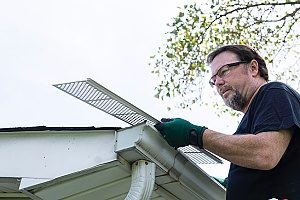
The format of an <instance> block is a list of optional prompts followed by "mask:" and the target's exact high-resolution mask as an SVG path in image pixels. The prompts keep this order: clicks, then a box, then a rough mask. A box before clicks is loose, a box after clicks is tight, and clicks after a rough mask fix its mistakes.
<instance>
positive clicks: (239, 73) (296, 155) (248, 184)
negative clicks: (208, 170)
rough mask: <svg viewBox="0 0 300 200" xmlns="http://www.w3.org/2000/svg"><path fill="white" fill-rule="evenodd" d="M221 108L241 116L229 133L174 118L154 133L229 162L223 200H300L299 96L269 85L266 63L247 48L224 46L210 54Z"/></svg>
mask: <svg viewBox="0 0 300 200" xmlns="http://www.w3.org/2000/svg"><path fill="white" fill-rule="evenodd" d="M207 61H208V64H209V65H210V67H211V71H212V77H211V79H210V81H209V83H210V85H211V86H213V87H215V88H216V89H217V92H218V93H219V95H220V96H221V97H222V99H223V101H224V102H225V104H226V105H227V106H229V107H231V108H233V109H235V110H237V111H241V112H243V113H244V116H243V119H242V120H241V122H240V124H239V126H238V128H237V130H236V132H235V133H234V134H233V135H228V134H223V133H219V132H216V131H213V130H210V129H208V128H206V127H204V126H197V125H194V124H191V123H190V122H188V121H186V120H183V119H180V118H175V119H162V122H161V123H159V124H156V125H155V127H156V128H157V130H158V131H159V132H160V133H161V134H162V135H163V136H164V138H165V139H166V140H167V142H168V143H169V144H170V145H171V146H173V147H175V148H178V147H182V146H186V145H196V146H198V147H200V148H205V149H207V150H209V151H211V152H213V153H215V154H216V155H219V156H220V157H222V158H224V159H226V160H228V161H230V162H231V166H230V170H229V174H228V183H227V191H226V199H228V200H235V199H236V200H241V199H251V200H254V199H255V200H258V199H264V200H265V199H271V198H277V199H289V200H290V199H300V95H299V93H297V92H296V91H295V90H293V89H292V88H291V87H289V86H287V85H286V84H283V83H280V82H269V83H268V70H267V68H266V64H265V61H264V60H263V59H262V58H261V56H260V55H259V54H258V53H257V52H256V51H255V50H253V49H252V48H250V47H248V46H245V45H228V46H223V47H220V48H218V49H217V50H215V51H214V52H212V53H211V54H209V55H208V59H207Z"/></svg>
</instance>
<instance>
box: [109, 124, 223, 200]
mask: <svg viewBox="0 0 300 200" xmlns="http://www.w3.org/2000/svg"><path fill="white" fill-rule="evenodd" d="M115 151H116V152H117V153H118V154H120V155H121V156H122V157H123V158H124V159H125V160H127V161H128V162H129V163H133V162H134V161H136V160H139V159H143V160H149V161H151V162H153V163H155V164H156V165H157V166H158V167H159V168H160V170H157V171H163V172H164V173H166V174H167V175H168V176H169V177H171V179H170V183H171V182H173V181H178V182H180V184H181V185H183V186H185V187H186V188H187V190H190V192H192V193H194V194H195V195H198V196H199V197H203V196H205V197H206V198H207V199H225V190H224V188H223V187H222V186H220V185H219V184H218V183H216V182H215V181H214V180H213V179H212V178H210V177H209V176H208V175H207V174H206V173H205V172H204V171H203V170H202V169H201V168H200V167H199V166H197V165H196V164H195V163H192V162H191V161H190V160H189V159H188V158H186V156H185V155H183V153H181V152H180V151H177V150H175V149H174V148H172V147H170V146H169V145H168V143H167V142H166V141H165V140H164V139H163V137H162V136H161V135H160V134H159V133H158V132H157V131H156V129H155V128H154V127H153V126H152V125H150V124H149V123H147V122H146V123H142V124H139V125H136V126H132V127H129V128H126V129H122V130H119V131H117V132H116V144H115ZM172 179H173V180H172ZM156 184H157V182H156ZM164 184H168V183H167V182H165V183H164Z"/></svg>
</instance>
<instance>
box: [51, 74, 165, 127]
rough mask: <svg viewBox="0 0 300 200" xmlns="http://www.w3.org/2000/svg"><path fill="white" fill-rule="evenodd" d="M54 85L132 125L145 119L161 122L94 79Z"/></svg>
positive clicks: (154, 122) (151, 121)
mask: <svg viewBox="0 0 300 200" xmlns="http://www.w3.org/2000/svg"><path fill="white" fill-rule="evenodd" d="M54 86H55V87H57V88H58V89H60V90H62V91H64V92H66V93H68V94H70V95H72V96H74V97H76V98H78V99H80V100H81V101H84V102H85V103H88V104H90V105H91V106H94V107H96V108H98V109H99V110H102V111H103V112H105V113H108V114H110V115H112V116H114V117H116V118H118V119H120V120H122V121H124V122H126V123H128V124H130V125H136V124H139V123H142V122H144V121H149V122H150V123H151V124H153V125H154V124H156V123H158V122H159V121H158V120H157V119H155V118H153V117H152V116H150V115H148V114H147V113H145V112H143V111H142V110H140V109H139V108H137V107H135V106H134V105H132V104H130V103H129V102H127V101H126V100H124V99H122V98H121V97H119V96H117V95H116V94H114V93H112V92H111V91H109V90H108V89H106V88H104V87H103V86H101V85H99V84H98V83H96V82H95V81H93V80H92V79H88V80H86V81H76V82H69V83H62V84H55V85H54Z"/></svg>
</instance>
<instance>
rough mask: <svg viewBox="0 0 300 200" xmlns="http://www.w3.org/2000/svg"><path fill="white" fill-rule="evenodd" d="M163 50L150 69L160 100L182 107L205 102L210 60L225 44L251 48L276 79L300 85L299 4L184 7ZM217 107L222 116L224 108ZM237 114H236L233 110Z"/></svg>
mask: <svg viewBox="0 0 300 200" xmlns="http://www.w3.org/2000/svg"><path fill="white" fill-rule="evenodd" d="M167 26H168V27H169V29H170V30H169V31H168V32H167V33H166V36H167V40H166V43H165V44H164V46H163V47H159V48H158V51H157V53H156V54H155V55H154V56H151V61H152V62H151V63H150V66H152V67H153V71H152V73H154V74H156V75H157V76H158V77H159V79H160V83H159V84H158V86H157V87H156V88H155V92H156V97H157V98H160V99H165V98H177V99H178V97H179V100H178V101H179V106H180V107H181V108H189V107H190V106H191V105H192V104H194V103H199V102H202V101H201V96H202V90H201V88H203V86H204V84H205V85H206V81H207V80H208V79H207V77H208V76H209V73H208V72H209V68H208V67H207V66H206V63H205V61H206V56H207V55H208V54H209V52H211V51H212V50H213V49H215V48H216V47H218V46H220V45H224V44H247V45H250V46H252V47H254V48H255V49H257V50H258V51H259V52H260V53H261V54H262V55H263V56H264V59H265V60H266V62H267V64H268V68H269V71H270V74H271V76H272V75H273V80H274V79H276V80H282V81H285V82H288V83H290V84H291V83H293V84H294V85H295V84H296V87H299V84H300V82H299V80H298V82H297V79H298V76H297V74H299V67H298V69H297V68H296V67H295V66H296V65H297V64H299V61H300V34H299V32H300V29H299V27H300V1H299V0H298V1H290V0H285V1H267V0H266V1H262V0H255V1H247V0H223V1H221V0H209V1H205V2H203V3H202V1H201V2H199V3H197V4H192V5H185V6H183V7H181V8H180V7H179V13H178V15H177V16H176V17H174V18H173V19H172V21H171V22H170V23H169V24H167ZM212 104H214V106H215V107H216V108H218V109H221V111H223V112H228V111H229V110H227V109H226V110H223V108H225V107H220V106H218V103H217V102H216V101H212ZM232 114H236V113H235V112H232Z"/></svg>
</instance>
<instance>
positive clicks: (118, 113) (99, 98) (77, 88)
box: [53, 79, 222, 164]
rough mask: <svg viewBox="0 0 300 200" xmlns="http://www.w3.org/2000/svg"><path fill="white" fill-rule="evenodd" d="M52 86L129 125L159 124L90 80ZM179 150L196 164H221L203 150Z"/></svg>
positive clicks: (185, 148)
mask: <svg viewBox="0 0 300 200" xmlns="http://www.w3.org/2000/svg"><path fill="white" fill-rule="evenodd" d="M53 86H55V87H56V88H58V89H60V90H62V91H64V92H66V93H68V94H70V95H72V96H73V97H76V98H77V99H80V100H81V101H83V102H85V103H88V104H90V105H91V106H93V107H95V108H97V109H99V110H101V111H103V112H105V113H108V114H110V115H112V116H114V117H116V118H118V119H120V120H122V121H124V122H126V123H128V124H130V125H136V124H139V123H142V122H145V121H148V122H150V124H152V125H154V124H156V123H158V122H159V121H158V120H157V119H155V118H154V117H152V116H150V115H148V114H147V113H145V112H144V111H142V110H141V109H139V108H137V107H135V106H134V105H132V104H131V103H129V102H127V101H126V100H124V99H123V98H121V97H119V96H118V95H116V94H114V93H113V92H111V91H110V90H108V89H106V88H105V87H103V86H102V85H100V84H98V83H97V82H95V81H94V80H92V79H87V80H85V81H75V82H69V83H62V84H55V85H53ZM179 150H180V151H181V152H183V153H184V154H185V155H187V156H188V158H189V159H191V161H192V162H194V163H196V164H216V163H222V161H221V160H220V159H219V158H218V157H216V156H214V155H213V154H211V153H209V152H207V151H205V150H204V149H196V148H194V147H192V146H187V147H182V148H179Z"/></svg>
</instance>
